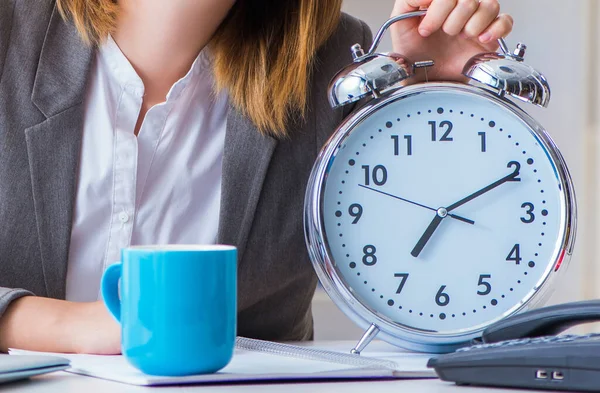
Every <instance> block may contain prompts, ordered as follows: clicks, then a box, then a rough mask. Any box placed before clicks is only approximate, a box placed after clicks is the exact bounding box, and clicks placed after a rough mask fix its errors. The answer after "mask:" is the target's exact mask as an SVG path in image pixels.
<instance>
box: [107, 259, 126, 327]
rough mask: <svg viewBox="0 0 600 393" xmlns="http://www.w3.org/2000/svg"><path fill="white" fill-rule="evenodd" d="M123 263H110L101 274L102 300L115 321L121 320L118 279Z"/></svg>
mask: <svg viewBox="0 0 600 393" xmlns="http://www.w3.org/2000/svg"><path fill="white" fill-rule="evenodd" d="M122 267H123V265H122V264H121V263H120V262H117V263H115V264H113V265H110V266H109V267H108V269H106V271H105V272H104V275H103V276H102V300H104V305H105V306H106V308H107V309H108V311H110V313H111V314H112V316H113V317H115V319H116V320H117V322H121V300H120V299H119V279H120V278H121V272H122Z"/></svg>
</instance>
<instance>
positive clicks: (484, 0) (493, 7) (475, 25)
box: [463, 0, 500, 38]
mask: <svg viewBox="0 0 600 393" xmlns="http://www.w3.org/2000/svg"><path fill="white" fill-rule="evenodd" d="M499 13H500V4H499V3H498V0H481V1H480V2H479V7H478V8H477V12H475V14H474V15H473V16H472V17H471V19H469V21H468V22H467V24H466V25H465V28H464V29H463V32H464V33H465V35H466V36H467V37H469V38H476V37H479V36H480V35H481V33H483V32H484V31H485V30H486V29H488V27H490V25H491V24H492V22H494V21H495V20H496V19H497V18H498V14H499Z"/></svg>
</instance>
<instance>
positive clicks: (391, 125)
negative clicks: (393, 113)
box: [385, 121, 394, 128]
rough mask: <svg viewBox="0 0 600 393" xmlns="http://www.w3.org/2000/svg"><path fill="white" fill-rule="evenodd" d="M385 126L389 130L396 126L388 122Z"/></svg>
mask: <svg viewBox="0 0 600 393" xmlns="http://www.w3.org/2000/svg"><path fill="white" fill-rule="evenodd" d="M385 126H386V127H387V128H392V127H393V126H394V124H393V123H392V122H391V121H388V122H387V123H385Z"/></svg>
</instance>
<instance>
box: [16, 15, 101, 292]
mask: <svg viewBox="0 0 600 393" xmlns="http://www.w3.org/2000/svg"><path fill="white" fill-rule="evenodd" d="M93 52H94V51H93V48H92V47H88V46H86V45H85V44H84V43H83V42H82V41H81V40H80V38H79V36H78V33H77V31H76V30H75V28H74V27H73V26H72V25H71V24H69V23H66V22H64V21H63V19H62V18H61V16H60V14H59V13H58V11H57V10H56V9H54V11H53V14H52V17H51V20H50V25H49V27H48V31H47V33H46V37H45V40H44V45H43V48H42V52H41V56H40V61H39V65H38V69H37V73H36V77H35V83H34V88H33V94H32V101H33V103H34V104H35V105H36V106H37V108H38V109H39V110H40V111H41V112H42V113H43V114H44V116H45V117H46V120H45V121H43V122H42V123H40V124H37V125H34V126H32V127H29V128H28V129H26V130H25V136H26V141H27V153H28V155H29V168H30V172H31V182H32V188H33V199H34V206H35V215H36V220H37V229H38V236H39V242H40V250H41V255H42V263H43V269H44V279H45V281H46V288H47V291H48V296H50V297H55V298H64V297H65V281H66V274H67V260H68V255H69V242H70V236H71V224H72V218H73V206H74V199H75V192H76V181H77V172H78V166H79V155H80V149H81V138H82V129H83V101H84V97H85V88H86V82H87V75H88V71H89V67H90V61H91V59H92V56H93Z"/></svg>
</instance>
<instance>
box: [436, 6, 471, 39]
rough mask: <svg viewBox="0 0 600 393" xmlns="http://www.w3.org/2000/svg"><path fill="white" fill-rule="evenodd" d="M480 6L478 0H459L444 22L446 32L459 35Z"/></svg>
mask: <svg viewBox="0 0 600 393" xmlns="http://www.w3.org/2000/svg"><path fill="white" fill-rule="evenodd" d="M478 8H479V1H478V0H458V1H457V4H456V7H455V8H454V10H453V11H452V12H451V13H450V15H449V16H448V18H447V19H446V21H445V22H444V25H443V27H442V29H443V30H444V33H446V34H448V35H451V36H455V35H458V34H459V33H460V32H461V31H462V30H463V29H464V27H465V25H466V24H467V22H468V21H469V20H470V19H471V17H472V16H473V15H474V14H475V12H477V9H478Z"/></svg>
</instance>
